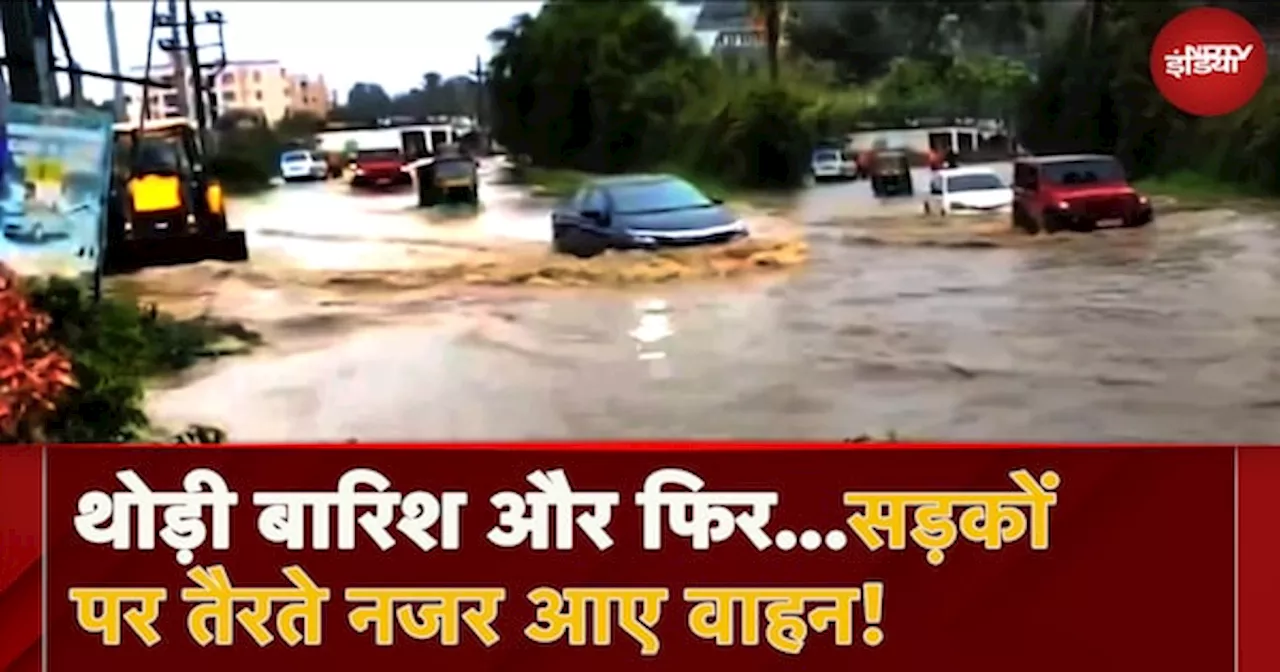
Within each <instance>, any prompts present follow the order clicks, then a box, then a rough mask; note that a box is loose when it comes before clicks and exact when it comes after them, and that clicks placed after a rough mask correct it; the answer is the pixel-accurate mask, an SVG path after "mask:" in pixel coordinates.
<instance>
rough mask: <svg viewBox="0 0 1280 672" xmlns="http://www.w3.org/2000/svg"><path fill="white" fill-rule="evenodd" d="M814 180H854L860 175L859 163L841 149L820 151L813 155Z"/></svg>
mask: <svg viewBox="0 0 1280 672" xmlns="http://www.w3.org/2000/svg"><path fill="white" fill-rule="evenodd" d="M812 170H813V179H814V180H817V181H819V182H822V181H824V180H852V179H854V178H855V177H857V175H858V163H857V161H854V160H853V157H851V156H848V155H847V154H845V152H844V150H840V149H819V150H816V151H814V153H813V163H812Z"/></svg>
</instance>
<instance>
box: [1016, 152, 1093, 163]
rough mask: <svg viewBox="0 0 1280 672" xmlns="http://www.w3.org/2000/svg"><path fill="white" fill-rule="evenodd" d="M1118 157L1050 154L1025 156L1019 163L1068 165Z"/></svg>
mask: <svg viewBox="0 0 1280 672" xmlns="http://www.w3.org/2000/svg"><path fill="white" fill-rule="evenodd" d="M1115 160H1116V157H1114V156H1109V155H1107V154H1050V155H1047V156H1025V157H1022V158H1020V159H1018V162H1019V163H1034V164H1037V165H1045V164H1050V163H1068V162H1071V161H1115Z"/></svg>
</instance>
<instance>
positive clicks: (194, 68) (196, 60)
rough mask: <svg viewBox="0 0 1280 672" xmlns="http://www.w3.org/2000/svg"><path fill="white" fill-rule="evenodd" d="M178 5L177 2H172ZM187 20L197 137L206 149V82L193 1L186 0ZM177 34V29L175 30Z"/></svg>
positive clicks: (188, 56)
mask: <svg viewBox="0 0 1280 672" xmlns="http://www.w3.org/2000/svg"><path fill="white" fill-rule="evenodd" d="M170 1H171V2H173V3H176V2H177V0H170ZM186 10H187V20H186V21H185V22H184V25H185V27H186V29H187V54H186V57H187V65H188V66H190V67H191V84H192V93H193V94H194V95H192V102H194V103H195V107H196V128H197V129H199V133H198V134H197V137H199V138H200V149H201V150H204V149H205V146H204V145H205V140H206V136H205V129H206V127H207V126H208V125H209V119H208V118H207V115H206V114H205V97H204V95H205V94H204V82H203V81H201V80H202V79H203V77H204V75H203V74H202V73H201V72H200V44H199V43H198V42H196V25H197V24H198V22H197V20H196V13H195V10H193V9H192V8H191V0H186ZM174 32H177V28H174Z"/></svg>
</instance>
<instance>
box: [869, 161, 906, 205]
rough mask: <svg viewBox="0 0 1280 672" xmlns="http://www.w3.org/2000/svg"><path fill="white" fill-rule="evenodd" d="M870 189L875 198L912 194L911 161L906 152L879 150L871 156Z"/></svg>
mask: <svg viewBox="0 0 1280 672" xmlns="http://www.w3.org/2000/svg"><path fill="white" fill-rule="evenodd" d="M870 172H871V191H872V193H874V194H875V195H876V197H877V198H884V197H886V196H913V195H914V194H915V188H914V186H913V185H912V183H911V161H910V159H909V158H908V156H907V153H906V152H903V151H900V150H881V151H877V152H876V153H875V154H874V155H873V156H872V157H871V171H870Z"/></svg>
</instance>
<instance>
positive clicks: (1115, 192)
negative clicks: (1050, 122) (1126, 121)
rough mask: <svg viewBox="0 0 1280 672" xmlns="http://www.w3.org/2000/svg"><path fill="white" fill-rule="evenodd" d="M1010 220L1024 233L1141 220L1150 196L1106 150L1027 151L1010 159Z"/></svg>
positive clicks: (1147, 219)
mask: <svg viewBox="0 0 1280 672" xmlns="http://www.w3.org/2000/svg"><path fill="white" fill-rule="evenodd" d="M1013 189H1014V199H1013V226H1014V228H1017V229H1022V230H1023V231H1026V232H1028V233H1036V232H1039V231H1046V232H1054V231H1064V230H1069V231H1091V230H1093V229H1095V228H1098V227H1108V226H1128V227H1136V226H1146V225H1147V224H1150V223H1151V221H1152V220H1153V218H1154V213H1153V211H1152V208H1151V201H1150V200H1149V199H1148V198H1147V197H1146V196H1143V195H1142V194H1139V193H1138V192H1137V191H1136V190H1135V189H1134V188H1133V187H1132V186H1130V185H1129V181H1128V178H1127V177H1126V176H1125V172H1124V167H1123V166H1121V165H1120V162H1119V161H1117V160H1116V159H1115V157H1112V156H1104V155H1099V154H1069V155H1058V156H1032V157H1023V158H1020V159H1018V160H1017V161H1016V162H1015V163H1014V165H1013Z"/></svg>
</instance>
